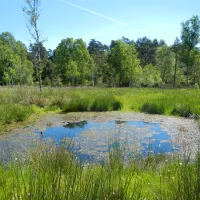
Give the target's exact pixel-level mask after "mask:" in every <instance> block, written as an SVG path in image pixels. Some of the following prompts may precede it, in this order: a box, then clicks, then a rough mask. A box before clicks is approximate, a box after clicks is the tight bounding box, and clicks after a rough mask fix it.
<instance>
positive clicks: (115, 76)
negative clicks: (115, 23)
mask: <svg viewBox="0 0 200 200" xmlns="http://www.w3.org/2000/svg"><path fill="white" fill-rule="evenodd" d="M108 64H109V70H110V72H111V77H110V86H114V87H115V86H118V87H119V86H130V87H132V86H138V85H140V81H141V80H140V77H141V75H142V69H141V66H140V60H139V59H138V58H137V52H136V49H135V46H134V45H133V44H130V45H129V44H126V43H125V42H123V41H122V40H117V41H114V42H113V45H112V48H111V50H110V53H109V55H108Z"/></svg>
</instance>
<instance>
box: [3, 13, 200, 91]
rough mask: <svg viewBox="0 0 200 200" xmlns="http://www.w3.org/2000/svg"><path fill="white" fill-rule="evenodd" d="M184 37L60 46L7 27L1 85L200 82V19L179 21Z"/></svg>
mask: <svg viewBox="0 0 200 200" xmlns="http://www.w3.org/2000/svg"><path fill="white" fill-rule="evenodd" d="M180 28H181V30H180V38H178V37H176V38H175V41H174V43H173V44H172V45H167V44H166V43H165V41H164V40H157V39H153V40H151V39H149V38H148V37H141V38H138V39H137V40H135V41H134V40H132V39H129V38H126V37H122V39H119V40H111V42H110V45H109V46H108V45H105V44H102V43H101V42H100V41H97V40H96V39H91V40H90V42H89V43H88V45H87V44H86V42H84V41H83V39H81V38H78V39H74V38H66V39H62V40H61V42H60V43H59V44H58V46H57V47H56V49H46V48H45V41H41V40H40V41H39V42H35V43H31V44H30V45H29V47H26V46H25V45H24V44H23V43H22V42H21V41H17V40H16V39H15V38H14V36H13V35H12V34H11V33H9V32H3V33H1V34H0V85H7V86H10V87H13V86H14V85H20V86H22V85H41V86H42V85H43V86H53V87H57V86H73V87H76V86H93V87H96V86H97V87H164V88H165V87H167V88H171V87H185V86H187V87H195V88H198V87H199V84H200V79H199V78H200V49H199V47H198V43H199V40H200V20H199V17H198V16H193V17H192V18H190V19H189V20H187V21H186V22H182V23H181V25H180Z"/></svg>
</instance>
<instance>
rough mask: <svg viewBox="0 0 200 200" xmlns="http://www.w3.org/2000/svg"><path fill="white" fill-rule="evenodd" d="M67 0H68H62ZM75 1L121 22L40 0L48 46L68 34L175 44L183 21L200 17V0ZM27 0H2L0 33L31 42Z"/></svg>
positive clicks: (106, 41)
mask: <svg viewBox="0 0 200 200" xmlns="http://www.w3.org/2000/svg"><path fill="white" fill-rule="evenodd" d="M63 1H65V0H63ZM66 1H67V2H70V3H72V4H75V5H77V6H80V7H84V8H86V9H88V10H91V11H94V12H96V13H99V14H102V15H105V16H107V17H109V18H112V19H114V20H117V21H120V22H123V23H124V24H120V23H117V22H114V21H111V20H109V19H106V18H103V17H101V16H98V15H95V14H92V13H90V12H88V11H85V10H82V9H79V8H77V7H74V6H72V5H69V4H66V3H64V2H62V1H61V0H41V2H42V4H41V9H42V11H41V17H40V20H39V27H40V33H41V35H42V36H44V37H47V38H48V41H47V42H46V43H45V44H44V45H45V47H46V48H51V49H55V48H56V46H57V45H58V44H59V43H60V41H61V40H62V39H64V38H67V37H73V38H83V40H84V41H85V42H87V43H88V42H89V41H90V39H96V40H99V41H101V42H102V43H104V44H107V45H109V44H110V41H111V40H112V39H114V40H115V39H120V38H122V36H125V37H127V38H129V39H131V40H132V39H133V40H137V39H138V38H139V37H144V36H147V37H148V38H150V39H154V38H157V39H164V40H165V41H166V43H167V44H169V45H170V44H172V43H173V41H174V40H175V37H176V36H178V37H179V36H180V31H181V22H184V21H186V20H188V19H189V18H191V17H192V16H193V15H199V16H200V1H199V0H165V1H164V0H123V1H120V0H69V1H68V0H66ZM24 5H25V0H1V7H0V33H1V32H5V31H8V32H11V33H12V34H13V35H14V37H15V38H16V39H17V40H21V41H22V42H23V43H25V44H26V45H28V44H29V43H30V42H29V40H30V35H29V33H28V30H27V28H26V18H25V16H24V14H23V12H22V7H23V6H24Z"/></svg>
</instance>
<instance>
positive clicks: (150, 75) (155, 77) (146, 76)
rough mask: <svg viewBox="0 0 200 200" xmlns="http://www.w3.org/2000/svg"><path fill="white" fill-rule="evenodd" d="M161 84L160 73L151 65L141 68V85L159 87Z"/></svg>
mask: <svg viewBox="0 0 200 200" xmlns="http://www.w3.org/2000/svg"><path fill="white" fill-rule="evenodd" d="M161 82H162V79H161V77H160V71H159V70H158V69H157V68H156V67H155V66H153V65H151V64H150V65H147V66H145V67H144V68H143V76H142V84H143V86H146V87H155V86H159V85H160V83H161Z"/></svg>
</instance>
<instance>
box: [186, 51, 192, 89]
mask: <svg viewBox="0 0 200 200" xmlns="http://www.w3.org/2000/svg"><path fill="white" fill-rule="evenodd" d="M190 51H191V50H189V51H188V55H187V66H186V67H187V81H186V86H187V87H189V60H190Z"/></svg>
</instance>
